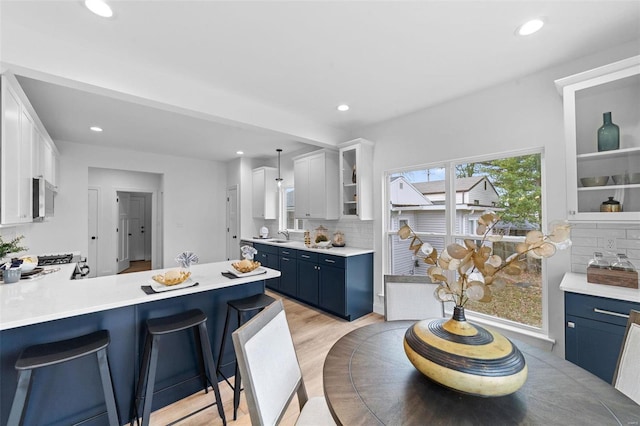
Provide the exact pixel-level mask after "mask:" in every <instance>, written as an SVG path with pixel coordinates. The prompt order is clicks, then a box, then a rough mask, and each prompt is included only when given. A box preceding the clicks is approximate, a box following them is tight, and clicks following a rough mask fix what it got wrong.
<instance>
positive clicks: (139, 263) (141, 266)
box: [120, 260, 151, 274]
mask: <svg viewBox="0 0 640 426" xmlns="http://www.w3.org/2000/svg"><path fill="white" fill-rule="evenodd" d="M150 270H151V261H150V260H132V261H131V262H130V263H129V267H128V268H127V269H125V270H124V271H121V272H120V273H121V274H128V273H131V272H140V271H150Z"/></svg>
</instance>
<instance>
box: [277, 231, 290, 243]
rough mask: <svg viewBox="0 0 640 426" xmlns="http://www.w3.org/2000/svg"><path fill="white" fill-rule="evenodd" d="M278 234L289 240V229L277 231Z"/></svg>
mask: <svg viewBox="0 0 640 426" xmlns="http://www.w3.org/2000/svg"><path fill="white" fill-rule="evenodd" d="M278 234H282V235H284V236H285V238H286V239H287V241H289V231H287V230H286V229H284V230H282V231H278Z"/></svg>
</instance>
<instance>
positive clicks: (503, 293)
mask: <svg viewBox="0 0 640 426" xmlns="http://www.w3.org/2000/svg"><path fill="white" fill-rule="evenodd" d="M541 162H542V155H541V153H540V152H539V151H538V152H527V153H519V154H517V155H510V156H497V155H496V156H493V157H486V158H478V159H474V161H464V162H462V161H451V162H447V163H445V164H439V165H436V166H424V167H413V168H410V169H406V170H400V171H396V172H389V173H387V186H388V189H387V194H388V198H389V199H388V205H389V206H390V208H389V212H388V219H389V222H388V233H387V239H388V251H387V252H388V256H387V264H388V270H389V273H392V274H399V275H402V274H407V275H409V274H426V269H427V265H426V264H425V263H424V261H423V257H424V256H421V253H418V254H417V255H416V254H414V252H413V251H411V250H409V245H410V243H411V241H409V240H401V239H400V238H399V237H398V236H397V235H396V232H397V230H398V229H399V227H400V226H402V223H408V224H409V226H411V228H412V229H413V230H414V232H416V234H417V235H418V236H419V237H420V238H421V239H422V240H423V241H426V242H429V243H430V244H431V245H432V246H433V247H435V248H436V249H437V250H438V252H439V253H440V252H442V250H443V249H444V248H445V247H446V246H447V245H448V244H450V243H452V242H459V243H463V240H464V239H471V240H476V241H478V235H477V234H476V233H475V231H476V227H477V221H478V218H479V217H480V216H481V215H482V214H483V213H484V212H485V211H487V210H491V211H495V212H496V213H497V214H498V215H499V216H500V217H501V219H502V220H501V221H500V222H499V224H498V227H496V229H495V230H494V232H499V233H500V234H502V235H503V239H502V240H501V241H499V242H495V243H491V244H493V247H492V248H493V251H494V253H495V254H498V255H499V256H501V257H502V258H503V259H505V258H507V257H508V256H509V255H511V254H512V253H514V251H515V250H514V248H515V245H516V244H517V243H518V242H521V241H523V240H524V235H525V234H526V232H528V231H529V230H531V229H541V224H542V223H543V222H542V202H541V196H542V194H541V175H542V173H541V167H542V164H541ZM478 242H479V241H478ZM527 262H528V265H527V266H528V269H527V271H526V272H525V273H523V274H521V275H518V276H515V277H514V276H507V278H508V285H507V287H506V288H505V289H502V290H500V291H496V292H494V294H493V300H492V301H491V302H489V303H480V302H475V303H471V302H469V303H468V304H467V305H466V310H467V312H469V311H473V312H472V314H474V315H477V316H480V317H485V318H487V319H490V320H492V321H500V322H506V323H509V324H511V325H516V326H519V327H522V328H531V329H534V330H536V329H538V330H539V329H541V328H542V327H543V324H544V321H543V312H544V309H543V298H542V294H543V292H544V282H543V279H542V277H543V275H542V267H543V265H542V262H541V260H538V259H528V261H527Z"/></svg>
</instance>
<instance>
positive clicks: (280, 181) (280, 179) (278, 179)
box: [276, 148, 282, 188]
mask: <svg viewBox="0 0 640 426" xmlns="http://www.w3.org/2000/svg"><path fill="white" fill-rule="evenodd" d="M276 151H277V152H278V177H277V178H276V183H277V184H278V188H280V187H282V177H280V153H281V152H282V150H281V149H280V148H278V149H276Z"/></svg>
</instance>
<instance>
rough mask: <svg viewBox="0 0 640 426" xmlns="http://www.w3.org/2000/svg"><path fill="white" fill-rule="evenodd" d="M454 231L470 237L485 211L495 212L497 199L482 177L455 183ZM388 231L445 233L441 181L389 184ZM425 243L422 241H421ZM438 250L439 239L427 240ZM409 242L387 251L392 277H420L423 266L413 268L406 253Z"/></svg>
mask: <svg viewBox="0 0 640 426" xmlns="http://www.w3.org/2000/svg"><path fill="white" fill-rule="evenodd" d="M455 184H456V215H455V222H456V230H457V233H460V234H473V233H474V232H475V229H476V226H477V223H478V218H479V217H480V216H481V215H482V214H483V213H484V212H485V211H486V210H489V209H492V210H495V209H496V205H497V204H498V201H499V198H500V196H499V195H498V192H497V191H496V189H495V187H494V186H493V184H492V183H491V182H490V181H489V179H488V178H487V177H486V176H473V177H467V178H459V179H456V182H455ZM389 195H390V197H389V198H390V201H391V205H392V207H391V210H392V215H391V218H390V219H391V229H399V228H400V227H401V226H402V225H404V224H408V225H409V226H411V228H412V229H414V230H415V231H416V232H436V233H444V232H445V221H446V217H445V215H444V210H445V181H444V180H438V181H431V182H415V183H410V182H408V181H407V179H406V178H405V177H403V176H397V177H394V178H392V180H391V183H390V194H389ZM425 240H426V239H425ZM428 240H429V242H430V243H431V244H432V245H433V246H434V247H436V248H437V249H438V250H442V249H443V248H444V247H443V246H444V241H443V239H442V238H441V237H435V238H428ZM409 243H410V241H402V240H400V239H396V240H395V241H394V243H393V247H391V251H392V256H393V257H394V262H393V265H394V271H392V273H393V274H411V273H415V274H419V273H422V274H423V273H424V272H425V271H424V269H425V266H424V263H422V262H421V261H419V262H418V264H417V265H416V262H415V259H412V257H411V252H410V251H409V249H408V247H409Z"/></svg>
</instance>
